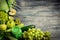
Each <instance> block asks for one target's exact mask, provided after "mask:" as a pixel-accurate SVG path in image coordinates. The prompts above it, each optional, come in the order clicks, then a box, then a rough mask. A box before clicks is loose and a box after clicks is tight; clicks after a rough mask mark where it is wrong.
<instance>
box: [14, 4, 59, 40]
mask: <svg viewBox="0 0 60 40" xmlns="http://www.w3.org/2000/svg"><path fill="white" fill-rule="evenodd" d="M18 7H20V8H17V7H16V10H17V14H16V15H15V18H20V19H21V21H22V22H23V23H24V24H25V25H30V24H34V25H36V28H40V29H42V30H43V31H47V30H48V31H50V32H51V40H60V12H59V11H56V9H55V6H53V5H52V4H50V5H47V6H42V5H41V6H35V7H33V6H30V7H26V6H25V7H24V6H22V7H21V5H18ZM58 10H59V9H58Z"/></svg>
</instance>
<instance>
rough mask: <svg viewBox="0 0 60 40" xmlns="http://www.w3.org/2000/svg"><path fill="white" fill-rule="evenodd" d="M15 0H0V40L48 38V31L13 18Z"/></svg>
mask: <svg viewBox="0 0 60 40" xmlns="http://www.w3.org/2000/svg"><path fill="white" fill-rule="evenodd" d="M15 5H16V0H0V40H50V32H48V31H46V32H43V31H41V30H40V29H36V28H35V25H28V26H25V25H24V23H22V22H21V21H20V19H19V18H17V19H15V18H14V17H13V16H14V15H15V14H16V10H15V9H14V6H15Z"/></svg>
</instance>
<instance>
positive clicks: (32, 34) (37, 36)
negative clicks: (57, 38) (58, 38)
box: [23, 28, 45, 40]
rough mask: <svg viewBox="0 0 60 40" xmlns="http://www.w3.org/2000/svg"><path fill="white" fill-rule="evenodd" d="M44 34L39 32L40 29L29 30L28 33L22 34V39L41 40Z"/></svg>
mask: <svg viewBox="0 0 60 40" xmlns="http://www.w3.org/2000/svg"><path fill="white" fill-rule="evenodd" d="M44 35H45V34H44V32H43V31H41V30H40V29H35V28H32V29H29V30H28V31H24V33H23V38H24V39H25V40H42V38H43V37H44Z"/></svg>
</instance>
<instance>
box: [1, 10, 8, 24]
mask: <svg viewBox="0 0 60 40" xmlns="http://www.w3.org/2000/svg"><path fill="white" fill-rule="evenodd" d="M0 20H2V21H3V23H4V22H6V21H7V20H8V14H7V13H5V12H3V11H0Z"/></svg>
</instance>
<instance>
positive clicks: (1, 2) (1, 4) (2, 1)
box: [0, 0, 9, 12]
mask: <svg viewBox="0 0 60 40" xmlns="http://www.w3.org/2000/svg"><path fill="white" fill-rule="evenodd" d="M0 11H5V12H8V11H9V8H8V5H7V3H6V0H0Z"/></svg>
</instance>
